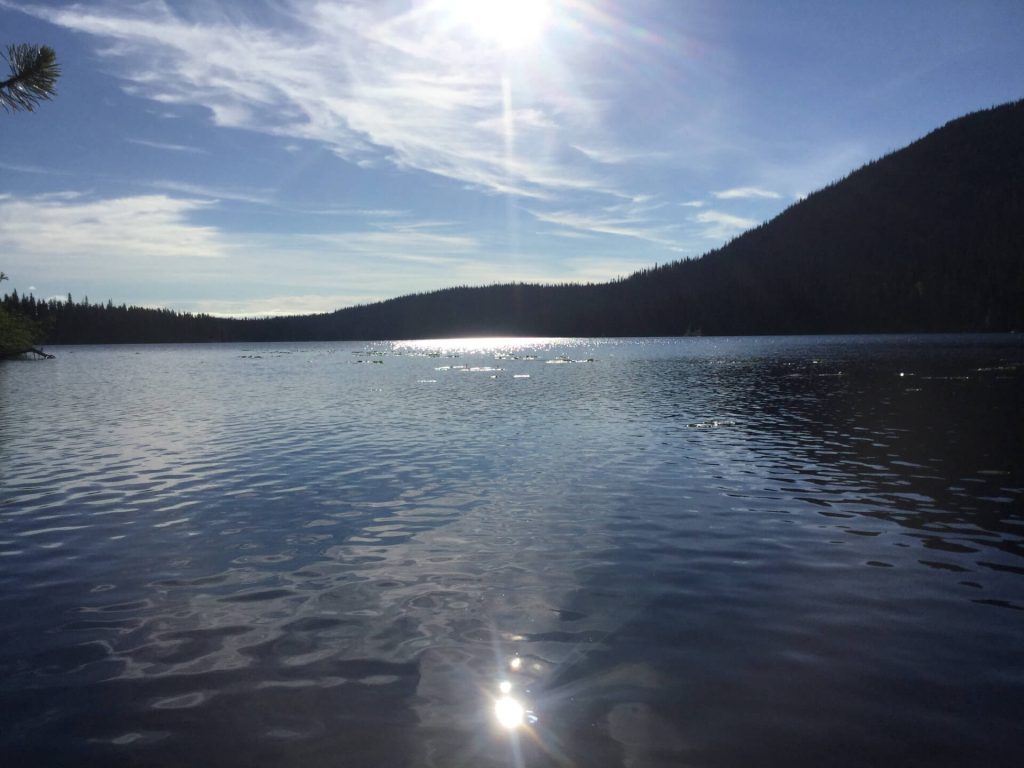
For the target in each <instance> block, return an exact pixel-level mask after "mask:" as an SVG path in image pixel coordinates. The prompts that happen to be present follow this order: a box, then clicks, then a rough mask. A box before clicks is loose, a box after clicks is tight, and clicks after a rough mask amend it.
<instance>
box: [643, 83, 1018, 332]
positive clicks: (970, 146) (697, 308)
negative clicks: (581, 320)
mask: <svg viewBox="0 0 1024 768" xmlns="http://www.w3.org/2000/svg"><path fill="white" fill-rule="evenodd" d="M628 282H629V283H630V285H629V286H628V288H629V290H627V294H631V295H632V296H633V297H640V296H644V295H651V294H654V295H657V296H658V298H657V300H656V301H654V302H653V304H652V312H657V313H659V314H658V317H657V318H655V317H651V316H650V315H648V317H646V318H645V322H642V323H640V325H643V324H647V323H653V324H657V325H662V324H664V323H665V322H668V323H669V324H670V325H671V326H672V328H673V330H674V331H675V332H680V331H681V330H683V328H684V327H687V326H688V327H701V328H702V330H704V332H709V333H778V332H816V333H822V332H839V331H847V332H866V331H959V330H1009V329H1013V328H1024V101H1018V102H1014V103H1012V104H1007V105H1004V106H1001V107H996V108H993V109H990V110H986V111H983V112H977V113H974V114H971V115H967V116H965V117H962V118H959V119H957V120H954V121H952V122H950V123H948V124H946V125H945V126H943V127H942V128H939V129H937V130H935V131H933V132H932V133H930V134H928V135H927V136H925V137H924V138H922V139H920V140H918V141H916V142H914V143H913V144H911V145H910V146H908V147H906V148H904V149H902V150H899V151H897V152H894V153H892V154H890V155H888V156H886V157H884V158H882V159H880V160H877V161H875V162H873V163H870V164H868V165H866V166H864V167H863V168H861V169H859V170H857V171H855V172H854V173H852V174H850V175H849V176H848V177H847V178H845V179H843V180H842V181H840V182H837V183H835V184H832V185H830V186H829V187H826V188H825V189H823V190H820V191H819V192H816V193H814V194H813V195H811V196H809V197H808V198H806V199H805V200H803V201H801V202H799V203H797V204H796V205H793V206H792V207H790V208H789V209H788V210H786V211H784V212H783V213H781V214H780V215H779V216H777V217H776V218H775V219H773V220H772V221H770V222H768V223H767V224H764V225H762V226H760V227H758V228H756V229H754V230H752V231H750V232H747V233H745V234H744V235H742V236H740V237H739V238H737V239H736V240H734V241H733V242H731V243H729V244H728V245H726V246H725V247H723V248H721V249H719V250H717V251H713V252H711V253H709V254H707V255H706V256H704V257H703V258H702V259H700V260H697V261H693V262H684V263H678V262H677V263H675V264H672V265H669V266H667V267H665V268H661V269H658V270H653V271H651V272H649V273H645V274H643V275H636V276H634V277H632V278H630V280H629V281H628ZM672 307H675V308H676V309H675V310H674V311H673V310H672V309H671V308H672Z"/></svg>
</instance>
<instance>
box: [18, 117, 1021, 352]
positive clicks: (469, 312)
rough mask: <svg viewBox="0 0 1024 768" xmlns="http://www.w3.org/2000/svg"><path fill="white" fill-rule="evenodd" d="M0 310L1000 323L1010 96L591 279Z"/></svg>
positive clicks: (253, 330) (107, 319)
mask: <svg viewBox="0 0 1024 768" xmlns="http://www.w3.org/2000/svg"><path fill="white" fill-rule="evenodd" d="M0 307H2V310H3V311H4V314H3V315H0V322H6V325H0V354H2V353H3V352H4V351H5V350H8V349H17V348H23V347H24V346H25V344H24V343H21V344H18V343H12V342H11V338H9V336H10V334H11V333H12V331H11V330H10V329H12V328H13V329H14V330H15V331H17V332H18V333H23V332H24V329H25V328H29V329H33V336H32V338H31V340H30V341H31V342H32V343H31V344H29V346H38V344H37V343H36V342H45V343H49V344H90V343H98V344H110V343H163V342H222V341H224V342H226V341H236V342H256V341H334V340H337V341H344V340H366V339H382V340H387V339H409V338H443V337H464V336H545V337H559V336H562V337H564V336H589V337H600V336H606V337H608V336H616V337H627V336H635V337H642V336H687V335H709V336H719V335H758V334H773V335H784V334H838V333H934V332H1008V331H1017V330H1021V329H1024V100H1021V101H1016V102H1012V103H1009V104H1005V105H1002V106H998V107H993V108H991V109H988V110H983V111H980V112H975V113H972V114H970V115H967V116H964V117H961V118H958V119H956V120H953V121H951V122H949V123H947V124H946V125H945V126H943V127H941V128H939V129H937V130H935V131H933V132H931V133H930V134H928V135H927V136H925V137H924V138H922V139H919V140H918V141H916V142H914V143H912V144H910V145H909V146H907V147H905V148H903V149H901V150H898V151H895V152H893V153H891V154H889V155H887V156H885V157H883V158H881V159H879V160H876V161H874V162H871V163H869V164H867V165H865V166H863V167H862V168H860V169H858V170H856V171H854V172H853V173H851V174H850V175H848V176H847V177H846V178H844V179H842V180H840V181H837V182H835V183H833V184H830V185H829V186H827V187H825V188H823V189H821V190H819V191H817V192H815V193H813V194H811V195H809V196H808V197H806V198H804V199H803V200H801V201H799V202H797V203H795V204H793V205H792V206H790V207H789V208H788V209H786V210H785V211H783V212H782V213H781V214H779V215H778V216H776V217H775V218H774V219H772V220H771V221H769V222H767V223H765V224H762V225H760V226H758V227H756V228H754V229H752V230H749V231H748V232H746V233H744V234H742V235H740V236H739V237H737V238H735V239H734V240H732V241H730V242H729V243H727V244H726V245H724V246H722V247H721V248H717V249H714V250H712V251H710V252H708V253H706V254H704V255H703V256H701V257H699V258H694V259H688V260H681V261H675V262H672V263H669V264H665V265H661V266H655V267H653V268H650V269H645V270H641V271H639V272H636V273H634V274H632V275H630V276H629V277H626V278H620V279H618V280H615V281H612V282H608V283H589V284H561V285H536V284H523V283H516V284H503V285H491V286H486V287H465V286H463V287H453V288H446V289H443V290H438V291H434V292H430V293H420V294H414V295H408V296H402V297H399V298H395V299H390V300H387V301H382V302H378V303H375V304H367V305H360V306H354V307H348V308H346V309H341V310H338V311H336V312H330V313H323V314H314V315H301V316H284V317H267V318H251V319H235V318H221V317H214V316H211V315H205V314H198V315H196V314H191V313H183V312H176V311H173V310H169V309H148V308H142V307H134V306H127V305H125V304H121V305H118V306H115V305H114V304H113V302H110V301H108V302H107V303H106V304H91V303H89V301H88V299H83V300H81V301H74V300H73V298H72V297H71V296H70V295H69V296H68V297H67V299H66V300H64V299H47V300H40V299H36V298H35V297H34V296H31V295H29V296H19V295H18V294H17V292H12V293H11V294H9V295H5V296H4V297H3V298H2V299H0ZM5 329H6V330H5ZM19 329H20V330H19ZM5 334H6V335H5ZM22 341H24V340H23V339H22Z"/></svg>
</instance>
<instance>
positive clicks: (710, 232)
mask: <svg viewBox="0 0 1024 768" xmlns="http://www.w3.org/2000/svg"><path fill="white" fill-rule="evenodd" d="M693 218H694V221H696V222H698V223H699V224H704V225H705V227H704V237H706V238H709V239H712V240H725V239H728V238H730V237H735V236H736V235H738V234H740V233H741V232H744V231H746V230H748V229H750V228H751V227H756V226H757V225H758V224H759V223H760V222H759V221H757V219H748V218H745V217H743V216H734V215H733V214H731V213H722V212H721V211H701V212H700V213H698V214H697V215H696V216H694V217H693Z"/></svg>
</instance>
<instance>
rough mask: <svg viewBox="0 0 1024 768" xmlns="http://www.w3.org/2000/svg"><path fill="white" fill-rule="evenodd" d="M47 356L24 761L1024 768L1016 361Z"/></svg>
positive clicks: (18, 679) (26, 556)
mask: <svg viewBox="0 0 1024 768" xmlns="http://www.w3.org/2000/svg"><path fill="white" fill-rule="evenodd" d="M52 351H55V352H56V353H57V355H58V359H57V360H55V361H52V362H41V363H6V364H3V365H0V763H2V764H3V765H4V766H5V767H6V766H22V765H26V766H29V765H67V766H72V765H73V766H85V765H96V766H246V767H251V766H302V767H304V768H317V767H318V766H438V767H441V766H445V767H447V766H508V765H517V764H520V765H528V766H548V765H578V766H632V767H641V766H740V765H759V766H771V765H780V766H781V765H786V766H821V765H829V766H837V765H838V766H842V765H883V764H884V765H922V764H929V765H989V766H1010V765H1019V764H1020V763H1019V759H1020V754H1021V753H1020V751H1019V750H1020V742H1021V736H1022V731H1021V723H1022V722H1024V556H1022V555H1024V548H1022V543H1024V504H1022V497H1024V408H1022V404H1024V341H1022V340H1021V339H1020V337H1015V336H1001V337H999V336H996V337H979V336H973V337H972V336H957V337H846V338H839V337H831V338H829V337H821V338H751V339H733V340H728V339H660V340H523V341H514V340H504V341H500V342H499V341H495V342H490V343H485V342H470V341H462V342H423V343H376V344H369V345H366V344H301V345H285V344H282V345H258V346H233V345H219V346H167V347H78V348H74V347H68V348H60V349H54V350H52ZM503 681H504V682H507V683H509V684H510V685H511V691H510V694H509V695H510V696H511V697H513V698H514V699H516V700H517V701H520V702H521V703H522V704H523V706H524V707H525V708H526V709H528V710H530V714H528V715H527V716H526V717H527V719H528V720H530V721H533V720H535V722H530V723H529V724H527V725H525V726H523V727H521V728H519V729H516V730H514V731H507V730H505V729H503V728H502V727H501V726H500V725H499V724H498V723H497V721H496V718H495V714H494V713H495V700H496V698H498V697H499V696H501V693H500V690H499V685H500V684H501V683H502V682H503Z"/></svg>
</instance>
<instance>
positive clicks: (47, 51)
mask: <svg viewBox="0 0 1024 768" xmlns="http://www.w3.org/2000/svg"><path fill="white" fill-rule="evenodd" d="M7 63H8V64H10V67H11V76H10V77H9V78H7V79H6V80H4V81H3V82H0V105H2V106H3V107H4V108H5V109H7V110H10V111H11V112H17V111H18V110H27V111H29V112H31V111H32V110H34V109H35V108H36V107H37V106H38V105H39V102H40V101H48V100H49V99H51V98H52V97H53V95H54V94H55V93H56V87H55V86H56V83H57V78H58V77H59V76H60V65H58V64H57V54H56V53H54V51H53V48H50V47H49V46H46V45H26V44H25V43H21V44H20V45H10V46H8V47H7Z"/></svg>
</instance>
